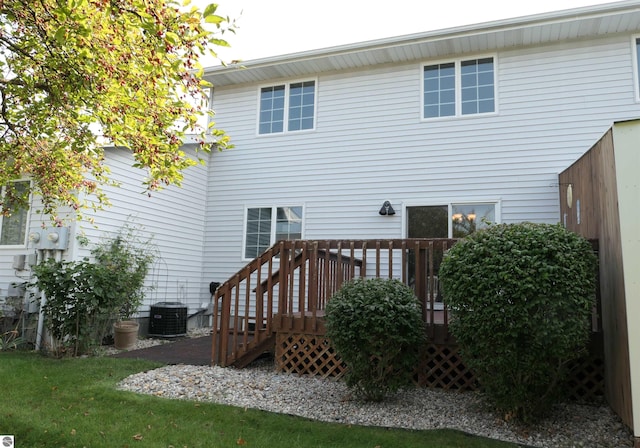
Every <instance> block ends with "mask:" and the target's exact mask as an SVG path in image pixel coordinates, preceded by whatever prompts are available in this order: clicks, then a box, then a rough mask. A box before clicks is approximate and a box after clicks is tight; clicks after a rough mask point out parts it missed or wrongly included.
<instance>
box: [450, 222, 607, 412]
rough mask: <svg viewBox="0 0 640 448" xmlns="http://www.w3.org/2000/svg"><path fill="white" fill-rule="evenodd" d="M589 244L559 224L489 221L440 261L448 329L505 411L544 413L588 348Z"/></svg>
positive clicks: (592, 269)
mask: <svg viewBox="0 0 640 448" xmlns="http://www.w3.org/2000/svg"><path fill="white" fill-rule="evenodd" d="M596 264H597V260H596V257H595V255H594V253H593V250H592V248H591V245H590V243H589V242H588V241H586V240H585V239H584V238H582V237H580V236H579V235H577V234H575V233H572V232H569V231H567V230H565V229H564V228H563V227H561V226H559V225H549V224H532V223H522V224H509V225H494V226H491V227H490V228H488V229H486V230H483V231H480V232H477V233H474V234H472V235H471V236H469V237H467V238H465V239H464V240H461V241H460V242H458V243H457V244H456V245H455V246H453V247H452V248H451V249H450V250H449V252H448V253H447V254H446V256H445V258H444V260H443V262H442V265H441V267H440V282H441V285H442V287H443V293H444V301H445V303H446V304H447V306H448V307H449V309H450V310H451V314H452V316H451V324H450V329H451V332H452V333H453V335H454V336H455V338H456V340H457V342H458V344H459V346H460V349H461V354H462V357H463V359H464V361H465V363H466V364H467V365H468V367H470V368H471V369H472V370H473V371H474V372H475V374H476V375H477V376H478V378H479V381H480V383H481V386H482V388H483V390H484V392H485V393H486V397H487V398H488V399H489V400H490V401H491V402H492V403H493V404H494V405H495V407H496V408H497V409H498V410H499V411H500V412H502V413H503V414H504V415H505V416H512V417H518V418H520V419H522V420H524V421H530V420H533V419H535V418H537V417H539V416H541V415H543V414H544V413H545V412H546V411H547V410H548V409H549V407H550V406H551V405H552V404H553V403H554V402H555V401H556V400H557V399H558V398H560V390H561V389H560V387H561V385H562V382H563V380H564V379H565V376H566V373H567V369H566V367H567V364H568V363H569V362H570V361H572V360H574V359H576V358H577V357H579V356H580V355H581V354H583V353H584V349H585V346H586V344H587V342H588V338H589V317H590V315H591V309H592V305H593V303H594V299H595V280H596Z"/></svg>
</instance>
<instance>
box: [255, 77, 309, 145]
mask: <svg viewBox="0 0 640 448" xmlns="http://www.w3.org/2000/svg"><path fill="white" fill-rule="evenodd" d="M315 97H316V82H315V81H302V82H294V83H290V84H281V85H277V86H270V87H262V88H261V89H260V117H259V123H258V133H259V134H273V133H279V132H285V131H287V132H289V131H301V130H305V129H313V127H314V121H315V120H314V118H315V102H316V99H315Z"/></svg>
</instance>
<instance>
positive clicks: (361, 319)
mask: <svg viewBox="0 0 640 448" xmlns="http://www.w3.org/2000/svg"><path fill="white" fill-rule="evenodd" d="M326 327H327V337H328V338H329V339H330V341H331V344H332V345H333V347H334V348H335V350H336V351H337V353H338V355H340V357H341V358H342V360H343V361H344V362H345V364H346V365H347V372H346V374H345V380H346V384H347V386H348V387H349V388H350V389H351V390H352V391H353V392H354V393H355V394H356V395H358V396H360V397H362V398H364V399H366V400H371V401H380V400H382V399H383V398H384V396H385V395H386V394H387V393H389V392H395V391H397V390H398V389H400V388H402V387H405V386H409V385H411V384H412V377H413V373H414V370H415V368H416V365H417V363H418V361H419V356H420V355H419V353H420V349H421V348H422V346H423V344H424V340H425V332H424V324H423V321H422V314H421V309H420V302H419V301H418V299H417V298H416V297H415V295H414V294H413V291H412V290H411V289H410V288H409V287H407V286H406V285H405V284H403V283H402V282H400V281H399V280H393V279H391V280H386V279H370V280H364V279H357V280H354V281H351V282H348V283H345V284H344V285H343V286H342V288H341V289H340V290H339V291H338V292H337V293H336V294H335V295H334V296H333V297H331V300H329V302H328V303H327V308H326Z"/></svg>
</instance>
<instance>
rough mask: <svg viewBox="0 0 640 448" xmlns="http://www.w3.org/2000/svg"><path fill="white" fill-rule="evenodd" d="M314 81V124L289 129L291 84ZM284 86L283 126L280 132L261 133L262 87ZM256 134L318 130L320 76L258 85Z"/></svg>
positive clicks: (283, 133) (281, 133)
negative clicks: (305, 127) (307, 126)
mask: <svg viewBox="0 0 640 448" xmlns="http://www.w3.org/2000/svg"><path fill="white" fill-rule="evenodd" d="M311 81H313V83H314V84H313V88H314V91H313V126H312V127H311V128H309V129H297V130H293V131H290V130H289V98H290V89H291V84H297V83H304V82H311ZM278 86H284V118H283V127H282V131H280V132H267V133H264V134H261V133H260V112H261V107H260V103H261V97H262V89H264V88H266V87H278ZM256 109H257V111H256V136H257V137H267V136H274V135H285V134H297V133H299V132H313V131H315V130H316V125H317V122H318V78H317V77H315V78H301V79H294V80H289V81H282V82H273V83H270V84H262V85H259V86H258V91H257V107H256Z"/></svg>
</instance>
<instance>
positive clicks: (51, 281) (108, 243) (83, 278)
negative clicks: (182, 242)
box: [33, 226, 156, 355]
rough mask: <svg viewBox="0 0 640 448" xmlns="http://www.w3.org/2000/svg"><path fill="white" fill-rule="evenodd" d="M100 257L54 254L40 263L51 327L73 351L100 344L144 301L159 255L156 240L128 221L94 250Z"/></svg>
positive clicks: (60, 350) (59, 350) (62, 346)
mask: <svg viewBox="0 0 640 448" xmlns="http://www.w3.org/2000/svg"><path fill="white" fill-rule="evenodd" d="M91 253H92V255H93V258H94V260H93V261H91V260H89V259H87V258H85V259H83V260H80V261H56V260H53V259H49V260H46V261H44V262H43V263H41V264H39V265H38V266H36V267H34V273H35V275H36V281H35V282H34V285H33V286H35V287H37V288H38V290H39V291H42V292H43V293H44V294H45V296H46V304H45V305H44V308H43V311H44V313H45V316H46V321H45V322H46V325H47V329H48V330H49V331H50V332H51V334H52V335H53V337H54V338H55V339H56V340H57V342H58V343H59V344H60V346H59V347H56V348H55V349H54V351H55V352H56V353H57V354H61V353H64V352H67V351H69V352H70V354H72V355H78V354H83V353H87V352H88V351H89V350H90V349H91V348H92V347H94V346H96V345H100V344H101V342H102V339H103V338H104V336H105V335H106V334H107V333H108V332H109V329H110V326H111V323H112V322H113V321H114V320H117V319H121V318H128V317H131V316H132V315H133V314H134V313H135V312H136V311H137V309H138V307H139V306H140V305H141V304H142V301H143V300H144V294H145V286H144V283H145V278H146V276H147V274H148V272H149V270H150V268H151V265H152V263H153V262H154V260H155V258H156V250H155V247H154V246H153V245H152V244H151V240H149V239H147V240H144V239H142V238H140V236H139V234H138V233H137V232H136V230H135V229H133V228H131V227H129V226H125V227H123V228H122V229H121V230H120V232H118V233H117V234H116V235H113V236H110V237H107V238H105V239H104V240H103V241H101V242H100V243H99V244H97V245H96V246H95V247H94V248H93V250H92V251H91Z"/></svg>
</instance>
